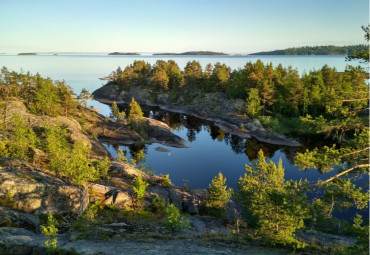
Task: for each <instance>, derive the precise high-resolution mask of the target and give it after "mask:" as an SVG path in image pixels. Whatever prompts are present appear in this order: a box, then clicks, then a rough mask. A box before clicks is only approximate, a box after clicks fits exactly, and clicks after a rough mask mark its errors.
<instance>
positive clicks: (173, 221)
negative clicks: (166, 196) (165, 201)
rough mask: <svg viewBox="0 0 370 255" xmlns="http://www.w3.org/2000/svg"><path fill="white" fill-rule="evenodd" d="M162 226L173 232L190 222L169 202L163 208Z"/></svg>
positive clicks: (185, 226)
mask: <svg viewBox="0 0 370 255" xmlns="http://www.w3.org/2000/svg"><path fill="white" fill-rule="evenodd" d="M162 226H164V227H165V228H166V229H167V230H169V231H171V232H172V233H174V232H178V231H180V230H181V229H184V228H189V227H190V224H189V221H188V220H187V219H185V218H184V217H182V216H181V215H180V211H179V209H177V208H176V206H174V205H173V204H169V205H167V206H166V208H165V216H164V218H163V220H162Z"/></svg>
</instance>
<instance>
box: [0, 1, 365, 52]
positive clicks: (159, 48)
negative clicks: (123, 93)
mask: <svg viewBox="0 0 370 255" xmlns="http://www.w3.org/2000/svg"><path fill="white" fill-rule="evenodd" d="M368 23H369V0H222V1H221V0H135V1H133V0H128V1H126V0H11V1H10V0H0V31H1V32H0V53H18V52H113V51H120V52H185V51H192V50H211V51H221V52H226V53H241V54H243V53H253V52H258V51H265V50H275V49H284V48H287V47H296V46H315V45H351V44H360V43H365V40H364V33H363V31H362V30H361V26H362V25H367V24H368Z"/></svg>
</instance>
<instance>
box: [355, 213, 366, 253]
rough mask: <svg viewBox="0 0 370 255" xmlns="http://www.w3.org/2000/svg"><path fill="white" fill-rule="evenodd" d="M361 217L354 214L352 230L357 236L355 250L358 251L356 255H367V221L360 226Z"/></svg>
mask: <svg viewBox="0 0 370 255" xmlns="http://www.w3.org/2000/svg"><path fill="white" fill-rule="evenodd" d="M362 223H363V220H362V216H361V215H359V214H357V213H356V217H355V218H354V219H353V230H354V232H355V234H356V236H357V242H356V246H355V248H356V249H357V250H358V253H357V254H367V252H369V221H368V220H367V222H366V223H365V224H364V225H362Z"/></svg>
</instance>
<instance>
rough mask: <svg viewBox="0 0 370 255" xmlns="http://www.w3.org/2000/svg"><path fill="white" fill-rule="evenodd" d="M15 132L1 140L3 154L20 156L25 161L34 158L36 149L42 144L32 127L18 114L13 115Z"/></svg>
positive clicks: (0, 145)
mask: <svg viewBox="0 0 370 255" xmlns="http://www.w3.org/2000/svg"><path fill="white" fill-rule="evenodd" d="M12 120H13V132H12V133H10V137H9V139H8V138H5V139H4V140H3V141H1V142H0V147H1V148H3V150H0V155H1V156H9V157H14V158H19V159H22V160H25V161H33V160H34V154H35V151H34V149H35V148H36V147H37V146H38V145H39V144H40V141H39V139H38V137H37V136H36V134H35V132H34V131H33V130H32V128H30V127H27V126H26V125H25V124H24V123H23V121H22V119H21V117H20V116H19V115H18V114H14V115H13V118H12Z"/></svg>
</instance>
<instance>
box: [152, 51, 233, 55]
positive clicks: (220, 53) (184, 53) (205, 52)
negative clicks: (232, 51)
mask: <svg viewBox="0 0 370 255" xmlns="http://www.w3.org/2000/svg"><path fill="white" fill-rule="evenodd" d="M153 55H175V56H176V55H179V56H182V55H184V56H227V55H228V54H226V53H223V52H214V51H187V52H183V53H154V54H153Z"/></svg>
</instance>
